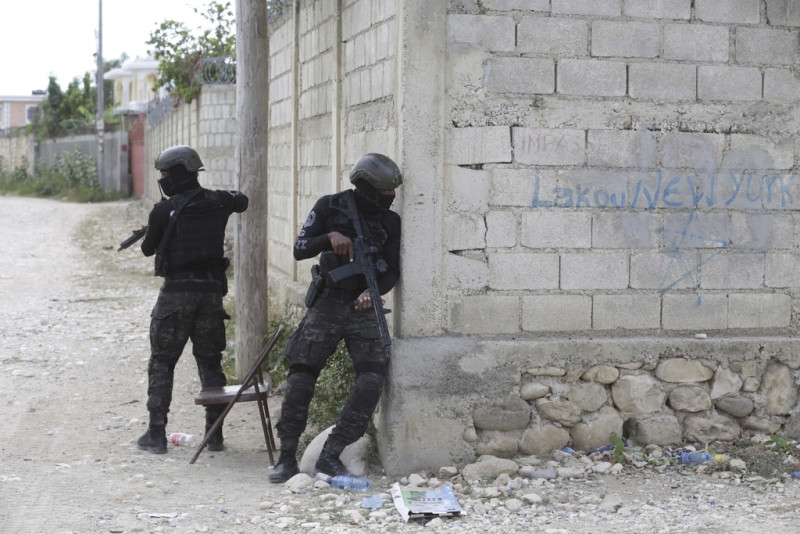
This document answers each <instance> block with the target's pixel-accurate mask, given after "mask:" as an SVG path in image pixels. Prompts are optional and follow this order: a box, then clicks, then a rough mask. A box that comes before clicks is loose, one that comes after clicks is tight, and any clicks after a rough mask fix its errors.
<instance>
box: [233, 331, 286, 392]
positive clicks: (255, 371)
mask: <svg viewBox="0 0 800 534" xmlns="http://www.w3.org/2000/svg"><path fill="white" fill-rule="evenodd" d="M281 333H283V325H281V326H279V327H278V329H277V330H276V331H275V333H274V334H272V337H270V338H269V342H268V343H267V344H266V345H265V346H264V350H262V351H261V354H259V355H258V358H256V361H254V362H253V365H252V366H251V367H250V370H249V371H248V372H247V374H246V375H245V376H244V379H243V380H242V385H244V384H249V383H250V382H251V381H253V379H254V378H255V379H256V380H257V381H258V382H257V383H262V382H264V372H263V371H262V369H261V367H262V366H263V365H264V360H265V359H266V358H267V355H268V354H269V353H270V351H271V350H272V349H273V347H275V344H276V343H277V342H278V338H279V337H280V336H281Z"/></svg>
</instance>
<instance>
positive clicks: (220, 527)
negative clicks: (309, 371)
mask: <svg viewBox="0 0 800 534" xmlns="http://www.w3.org/2000/svg"><path fill="white" fill-rule="evenodd" d="M146 212H147V206H145V205H143V204H142V203H140V202H113V203H104V204H95V205H78V204H70V203H64V202H58V201H49V200H37V199H22V198H12V197H0V251H1V252H2V254H0V330H1V331H2V336H1V337H0V391H2V392H3V393H2V406H3V411H2V415H3V417H2V419H3V421H4V422H5V424H4V426H3V429H4V435H3V437H2V439H0V451H1V452H2V462H0V511H1V512H2V517H3V519H2V520H0V531H2V532H9V533H12V532H13V533H54V532H55V533H61V532H80V533H104V532H114V533H128V532H167V533H173V532H174V533H188V532H207V533H216V532H243V533H250V532H256V533H258V532H308V533H328V532H372V531H388V532H437V533H438V532H463V533H487V532H492V533H494V532H498V533H507V532H542V533H548V532H550V533H561V532H563V533H567V532H570V533H571V532H641V533H648V534H652V533H661V532H665V533H668V532H703V533H729V532H741V533H744V532H757V531H763V532H798V531H800V505H798V496H800V481H796V480H792V479H790V478H788V479H786V478H785V477H784V479H780V478H775V479H770V478H769V477H767V478H760V477H757V476H755V473H752V472H745V473H736V472H733V471H716V472H712V471H713V470H711V469H707V470H706V472H698V470H696V469H689V468H684V467H681V466H675V465H673V464H671V463H663V462H662V464H663V465H661V466H660V467H658V466H653V465H652V464H658V463H659V462H650V463H648V462H646V461H643V462H641V463H640V464H639V465H640V466H642V467H638V468H637V467H635V464H634V463H633V462H626V463H625V464H619V466H620V467H623V465H624V467H623V468H622V469H621V470H619V472H617V473H616V474H610V473H611V472H614V471H615V470H616V469H619V467H617V468H615V469H612V470H611V471H609V474H599V473H597V472H596V471H605V470H606V469H607V468H608V466H607V464H606V463H605V462H603V460H604V459H603V458H599V457H593V458H588V457H578V458H575V457H572V456H570V455H565V454H560V455H556V456H555V457H554V458H553V459H552V461H553V463H551V464H542V465H539V466H538V467H537V469H540V471H541V470H547V469H548V468H549V469H550V471H551V472H552V471H555V472H556V473H557V475H558V476H557V477H556V478H554V479H551V480H546V479H543V478H530V477H531V476H532V475H531V469H532V468H530V467H527V471H526V470H525V469H526V467H525V464H531V463H533V464H538V463H540V462H539V461H537V459H531V458H528V459H518V461H519V465H520V467H521V468H523V473H526V474H528V475H529V476H528V477H520V476H519V475H518V474H512V475H511V476H509V475H500V476H498V477H496V478H494V477H492V478H493V479H492V481H491V482H488V481H484V482H470V481H465V480H464V479H463V477H462V476H461V475H460V474H459V475H456V476H455V477H453V478H450V479H448V477H449V475H445V472H442V473H438V472H437V473H415V474H411V473H409V474H408V475H407V476H406V477H403V478H402V480H401V482H402V483H405V482H408V481H409V479H410V481H411V482H416V483H418V484H423V485H424V484H428V483H430V484H434V485H435V484H436V483H437V479H438V480H439V481H442V482H444V481H445V480H448V481H449V482H450V483H451V484H452V485H453V487H454V489H455V491H456V495H457V497H458V500H459V503H460V504H461V506H462V507H463V508H464V510H465V511H466V515H465V516H463V517H459V518H449V519H435V520H433V521H430V522H427V523H426V522H425V521H422V520H411V521H409V522H408V523H405V522H404V521H403V520H402V519H401V518H400V515H399V514H398V513H397V511H396V510H395V509H394V506H393V505H392V502H391V497H390V496H389V488H390V486H391V485H392V483H394V482H395V481H396V479H395V478H393V477H386V476H383V475H382V474H381V473H380V471H379V470H378V469H374V470H372V471H370V473H369V474H370V479H371V482H372V488H371V490H370V491H369V492H368V494H369V495H382V497H383V499H382V500H383V506H382V508H380V509H377V510H368V509H364V508H361V503H362V499H363V497H364V495H365V494H361V493H354V492H347V491H340V490H334V489H331V488H327V487H322V488H320V489H315V488H314V487H305V488H300V489H296V490H294V491H292V490H291V489H290V488H287V487H285V486H284V485H272V484H270V483H269V482H268V481H267V479H266V475H267V473H268V470H269V459H268V456H267V453H266V449H265V447H264V443H263V437H262V435H261V430H260V425H259V422H258V418H257V416H256V413H255V407H254V406H252V405H247V404H245V405H241V406H237V407H235V408H234V410H233V411H232V412H231V414H230V415H229V417H228V419H227V420H226V427H225V434H226V446H227V448H226V450H225V451H223V452H220V453H210V452H208V451H206V452H203V454H202V455H201V456H200V458H199V460H198V461H197V463H195V464H194V465H190V464H189V463H188V461H189V459H190V458H191V456H192V454H193V453H194V451H193V449H191V448H187V447H174V446H172V445H170V446H169V449H168V454H166V455H152V454H147V453H143V452H141V451H139V450H137V448H136V445H135V441H136V438H137V437H138V436H139V435H140V434H141V433H142V432H143V431H144V429H145V428H146V421H147V411H146V408H145V406H144V401H145V391H146V368H147V359H148V339H147V338H148V336H147V330H148V324H149V313H150V309H151V308H152V306H153V304H154V302H155V298H156V294H157V291H158V286H159V280H158V279H156V278H155V277H153V276H152V274H151V273H152V263H151V260H148V259H145V258H143V257H142V256H141V254H140V253H139V251H138V247H136V246H134V247H132V248H131V249H128V250H126V251H123V252H117V251H116V247H117V245H118V244H119V242H120V241H122V239H124V238H125V237H127V236H128V235H129V234H130V232H131V230H132V229H134V228H138V227H139V226H140V225H141V224H143V222H144V220H145V216H146ZM188 354H189V351H188V350H187V351H186V352H185V355H184V357H183V358H182V359H181V361H180V363H179V364H178V368H177V373H176V380H175V388H174V399H173V411H172V413H171V417H170V425H169V426H170V428H169V429H168V431H183V432H189V433H192V434H200V433H201V432H202V430H203V412H202V409H200V408H199V407H196V406H194V404H193V399H194V394H195V393H196V391H197V390H198V389H199V380H198V379H197V374H196V370H195V366H194V362H193V359H192V357H191V356H190V355H188ZM279 404H280V398H279V397H273V398H272V400H271V407H272V415H273V419H274V418H275V416H276V415H277V412H278V408H279ZM754 450H756V451H760V452H761V453H763V452H764V451H765V450H766V449H764V448H763V447H761V448H756V449H754ZM631 459H632V460H634V461H635V460H636V458H635V457H634V458H631ZM640 459H641V458H640ZM645 460H646V459H645ZM601 466H602V469H601ZM458 467H459V468H463V467H464V466H458ZM703 470H704V468H701V469H700V471H703ZM434 477H435V479H434V480H431V479H432V478H434ZM311 482H312V481H309V484H310V483H311ZM317 485H318V486H325V485H324V484H319V483H318V484H317Z"/></svg>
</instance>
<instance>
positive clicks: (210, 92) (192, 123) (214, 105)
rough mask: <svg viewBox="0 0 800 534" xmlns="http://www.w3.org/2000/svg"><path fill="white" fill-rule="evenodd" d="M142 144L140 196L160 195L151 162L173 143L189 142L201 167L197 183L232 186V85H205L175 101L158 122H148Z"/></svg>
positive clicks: (155, 198) (155, 197) (234, 185)
mask: <svg viewBox="0 0 800 534" xmlns="http://www.w3.org/2000/svg"><path fill="white" fill-rule="evenodd" d="M144 144H145V153H146V156H145V157H146V161H145V169H146V173H147V174H146V179H145V186H144V195H143V197H145V198H146V199H147V200H149V201H152V202H157V201H158V200H160V198H161V193H160V191H159V189H158V178H159V177H160V175H159V173H158V171H156V169H155V168H154V167H153V162H154V161H155V159H156V156H158V154H159V153H160V152H161V151H162V150H164V149H165V148H169V147H171V146H175V145H189V146H191V147H192V148H194V149H195V150H197V152H198V154H200V158H201V159H202V160H203V164H204V168H205V170H204V171H201V172H200V183H201V184H202V185H203V186H204V187H208V188H209V189H236V188H237V184H238V183H239V182H238V178H237V177H236V176H235V175H234V165H235V157H236V150H235V148H236V86H235V85H206V86H203V89H202V92H201V94H200V97H199V98H197V99H195V100H194V101H192V103H190V104H186V103H185V102H179V103H176V104H175V106H174V108H173V109H172V111H171V112H170V113H168V114H166V115H165V116H164V118H163V119H162V120H161V121H160V122H158V123H157V124H154V125H153V124H150V123H149V122H148V124H147V125H146V127H145V141H144Z"/></svg>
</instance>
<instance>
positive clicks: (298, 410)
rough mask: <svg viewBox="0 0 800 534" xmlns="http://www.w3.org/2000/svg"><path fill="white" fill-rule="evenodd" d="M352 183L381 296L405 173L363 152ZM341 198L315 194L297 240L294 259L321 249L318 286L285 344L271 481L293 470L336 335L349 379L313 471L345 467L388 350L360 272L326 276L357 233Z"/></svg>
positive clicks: (390, 273) (392, 260)
mask: <svg viewBox="0 0 800 534" xmlns="http://www.w3.org/2000/svg"><path fill="white" fill-rule="evenodd" d="M350 182H351V183H352V184H353V185H354V186H355V194H354V197H355V201H356V207H357V209H358V211H359V213H360V215H361V226H362V231H363V233H364V237H365V239H367V240H368V241H369V243H370V245H374V246H375V247H377V249H378V251H379V252H378V254H379V256H380V259H379V260H378V261H376V264H377V265H378V270H379V271H380V272H378V273H376V274H377V280H378V290H379V292H380V293H381V294H382V295H383V294H386V293H387V292H389V290H391V289H392V287H394V285H395V283H397V281H398V279H399V278H400V216H399V215H397V213H395V212H393V211H391V210H390V209H389V208H390V207H391V205H392V201H393V200H394V196H395V192H394V190H395V188H397V187H398V186H400V184H402V183H403V177H402V175H401V173H400V169H399V168H398V167H397V165H396V164H395V162H394V161H392V160H391V159H390V158H388V157H386V156H384V155H382V154H366V155H364V156H362V157H361V158H360V159H359V160H358V161H357V162H356V164H355V165H354V166H353V168H352V170H351V171H350ZM351 198H352V197H351ZM346 203H347V196H346V195H345V193H344V192H342V193H336V194H333V195H326V196H323V197H322V198H320V199H319V200H318V201H317V203H316V204H315V205H314V208H313V209H312V210H311V213H310V214H309V216H308V219H307V220H306V222H305V224H304V225H303V228H302V229H301V230H300V233H299V235H298V236H297V239H296V240H295V244H294V258H295V259H296V260H304V259H308V258H313V257H314V256H317V255H320V259H319V267H320V278H321V280H324V288H323V289H322V290H321V291H320V292H319V293H318V294H317V298H316V300H314V301H313V303H309V302H308V301H307V302H306V304H307V305H309V304H310V308H309V310H308V311H307V313H306V315H305V317H304V318H303V320H302V321H301V322H300V325H299V326H298V328H297V330H296V331H295V332H294V334H293V335H292V337H291V338H290V340H289V342H288V343H287V345H286V356H287V358H288V360H289V376H288V378H287V387H286V393H285V396H284V399H283V405H282V409H281V416H280V419H279V421H278V424H277V425H276V428H277V430H278V437H280V440H281V455H280V458H279V460H278V464H277V465H276V466H275V468H274V469H273V470H272V471H271V472H270V474H269V480H270V482H274V483H278V482H285V481H286V480H288V479H289V478H291V477H292V476H294V475H296V474H297V473H298V472H299V470H298V466H297V459H296V453H297V443H298V440H299V438H300V435H301V434H302V433H303V431H304V430H305V427H306V420H307V418H308V406H309V404H310V402H311V398H312V396H313V395H314V385H315V383H316V381H317V377H318V376H319V373H320V371H321V370H322V369H323V367H324V366H325V364H326V362H327V360H328V358H329V357H330V355H331V354H333V352H334V351H335V350H336V346H337V345H338V344H339V341H340V340H341V339H344V340H345V344H346V346H347V351H348V353H349V355H350V359H351V360H352V362H353V370H354V371H355V386H354V388H353V391H352V393H351V395H350V398H349V399H348V401H347V403H346V404H345V406H344V408H343V409H342V412H341V415H340V416H339V420H338V421H337V422H336V425H335V426H334V428H333V430H332V431H331V433H330V435H329V436H328V439H327V440H326V442H325V445H324V446H323V449H322V453H321V454H320V456H319V459H318V460H317V462H316V465H315V469H316V471H318V472H322V473H326V474H328V475H330V476H337V475H346V474H349V473H348V471H347V468H346V467H345V466H344V464H343V463H342V462H341V460H340V459H339V455H340V454H341V453H342V450H344V448H345V447H346V446H347V445H349V444H351V443H353V442H355V441H356V440H358V439H359V438H360V437H361V436H363V435H364V432H365V431H366V429H367V425H368V424H369V421H370V419H371V417H372V414H373V412H374V411H375V408H376V407H377V405H378V400H379V399H380V395H381V388H382V386H383V381H384V377H385V375H386V368H387V364H388V353H387V352H386V351H384V349H383V346H382V344H381V340H380V333H379V330H378V324H377V319H376V317H375V311H374V310H373V309H372V306H373V303H372V301H371V299H370V295H369V291H367V285H366V280H365V278H364V276H363V274H356V275H353V276H350V277H348V278H344V279H343V280H341V281H340V282H338V283H333V282H332V281H331V279H330V277H328V276H327V274H328V273H330V272H331V271H332V270H334V269H335V268H337V267H339V266H342V265H344V264H346V263H348V262H351V261H352V260H353V239H354V238H355V237H356V233H355V230H354V228H353V224H352V221H351V219H350V217H349V216H348V214H347V211H348V208H349V206H347V204H346ZM378 305H380V303H378Z"/></svg>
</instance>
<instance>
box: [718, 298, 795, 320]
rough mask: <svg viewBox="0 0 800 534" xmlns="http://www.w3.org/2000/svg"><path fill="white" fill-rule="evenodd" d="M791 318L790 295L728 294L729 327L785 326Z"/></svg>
mask: <svg viewBox="0 0 800 534" xmlns="http://www.w3.org/2000/svg"><path fill="white" fill-rule="evenodd" d="M791 319H792V298H791V296H789V295H783V294H780V293H772V294H768V295H752V294H731V295H728V328H785V327H788V326H789V325H790V323H791Z"/></svg>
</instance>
